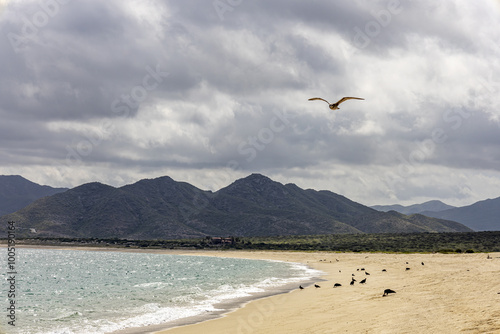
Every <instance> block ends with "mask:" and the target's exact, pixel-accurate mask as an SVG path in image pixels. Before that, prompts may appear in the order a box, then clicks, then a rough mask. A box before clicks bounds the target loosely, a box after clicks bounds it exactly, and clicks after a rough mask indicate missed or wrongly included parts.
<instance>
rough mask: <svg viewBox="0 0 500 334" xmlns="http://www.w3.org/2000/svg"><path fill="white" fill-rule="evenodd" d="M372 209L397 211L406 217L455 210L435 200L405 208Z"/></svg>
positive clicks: (374, 207)
mask: <svg viewBox="0 0 500 334" xmlns="http://www.w3.org/2000/svg"><path fill="white" fill-rule="evenodd" d="M371 208H372V209H375V210H378V211H384V212H388V211H397V212H400V213H403V214H405V215H411V214H414V213H422V212H424V211H444V210H448V209H453V208H455V207H454V206H451V205H448V204H445V203H443V202H441V201H437V200H433V201H428V202H424V203H421V204H413V205H408V206H403V205H400V204H393V205H374V206H371Z"/></svg>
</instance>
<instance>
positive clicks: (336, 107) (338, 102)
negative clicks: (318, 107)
mask: <svg viewBox="0 0 500 334" xmlns="http://www.w3.org/2000/svg"><path fill="white" fill-rule="evenodd" d="M314 100H321V101H325V102H326V103H328V105H329V107H330V109H332V110H337V109H340V108H339V104H341V103H342V102H344V101H347V100H364V99H362V98H360V97H343V98H341V99H340V100H338V101H337V102H335V103H330V102H328V101H327V100H325V99H322V98H321V97H312V98H310V99H309V101H314Z"/></svg>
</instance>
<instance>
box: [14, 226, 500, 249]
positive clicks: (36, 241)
mask: <svg viewBox="0 0 500 334" xmlns="http://www.w3.org/2000/svg"><path fill="white" fill-rule="evenodd" d="M220 239H221V238H213V237H205V238H195V239H177V240H127V239H96V238H91V239H79V238H30V239H18V240H17V243H18V244H24V245H54V246H91V247H92V246H97V247H117V248H125V247H126V248H151V249H244V250H294V251H335V252H399V253H415V252H424V253H427V252H440V253H475V252H500V231H495V232H463V233H400V234H393V233H391V234H389V233H376V234H330V235H302V236H270V237H244V238H240V237H231V238H224V239H226V240H230V242H229V241H228V242H223V243H220V242H219V240H220Z"/></svg>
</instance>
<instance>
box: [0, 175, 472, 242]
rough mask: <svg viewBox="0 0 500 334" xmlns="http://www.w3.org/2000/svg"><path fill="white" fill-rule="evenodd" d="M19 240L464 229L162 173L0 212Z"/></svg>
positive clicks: (343, 202) (266, 185)
mask: <svg viewBox="0 0 500 334" xmlns="http://www.w3.org/2000/svg"><path fill="white" fill-rule="evenodd" d="M7 221H15V222H16V226H17V236H18V237H36V236H38V237H71V238H122V239H124V238H126V239H173V238H187V237H204V236H270V235H301V234H302V235H306V234H307V235H311V234H331V233H400V232H468V231H471V229H469V228H468V227H466V226H464V225H462V224H460V223H457V222H454V221H449V220H444V219H439V218H431V217H426V216H423V215H420V214H414V215H404V214H401V213H398V212H395V211H390V212H380V211H377V210H374V209H372V208H369V207H367V206H364V205H362V204H359V203H356V202H354V201H351V200H349V199H348V198H346V197H344V196H342V195H338V194H335V193H333V192H330V191H324V190H323V191H316V190H312V189H307V190H304V189H301V188H299V187H298V186H296V185H295V184H286V185H283V184H281V183H279V182H276V181H273V180H271V179H270V178H268V177H266V176H263V175H261V174H252V175H250V176H248V177H245V178H242V179H239V180H236V181H235V182H234V183H232V184H230V185H229V186H227V187H225V188H222V189H220V190H218V191H216V192H212V191H205V190H201V189H198V188H196V187H195V186H193V185H191V184H189V183H185V182H177V181H174V180H173V179H171V178H170V177H168V176H164V177H160V178H156V179H144V180H140V181H138V182H136V183H134V184H130V185H126V186H123V187H120V188H115V187H112V186H109V185H105V184H102V183H98V182H93V183H87V184H84V185H81V186H78V187H76V188H73V189H70V190H67V191H65V192H61V193H57V194H55V195H52V196H48V197H43V198H40V199H38V200H36V201H35V202H33V203H31V204H29V205H28V206H26V207H24V208H22V209H21V210H18V211H16V212H14V213H11V214H8V215H4V216H2V217H0V229H5V226H6V225H7V224H6V223H7Z"/></svg>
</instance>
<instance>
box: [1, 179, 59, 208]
mask: <svg viewBox="0 0 500 334" xmlns="http://www.w3.org/2000/svg"><path fill="white" fill-rule="evenodd" d="M66 190H68V189H67V188H52V187H49V186H41V185H39V184H36V183H34V182H31V181H29V180H26V179H25V178H24V177H22V176H19V175H0V216H3V215H6V214H8V213H12V212H15V211H17V210H19V209H22V208H24V207H25V206H27V205H28V204H30V203H32V202H34V201H35V200H37V199H39V198H42V197H45V196H51V195H54V194H57V193H60V192H63V191H66Z"/></svg>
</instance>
